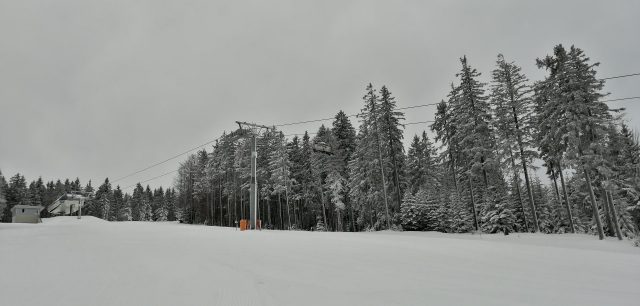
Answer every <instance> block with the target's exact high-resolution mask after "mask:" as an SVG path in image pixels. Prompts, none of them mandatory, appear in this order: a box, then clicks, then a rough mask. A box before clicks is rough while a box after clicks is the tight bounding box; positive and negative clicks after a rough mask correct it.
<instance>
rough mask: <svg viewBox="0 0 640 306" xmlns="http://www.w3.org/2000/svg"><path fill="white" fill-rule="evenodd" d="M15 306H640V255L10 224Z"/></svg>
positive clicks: (606, 248)
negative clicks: (639, 303) (639, 286)
mask: <svg viewBox="0 0 640 306" xmlns="http://www.w3.org/2000/svg"><path fill="white" fill-rule="evenodd" d="M0 246H2V252H0V271H2V272H1V273H2V274H1V277H0V296H1V297H2V299H3V302H2V304H3V305H67V306H68V305H205V304H206V305H323V306H326V305H581V306H584V305H638V301H639V300H640V291H639V290H638V284H640V273H638V272H639V271H640V249H638V248H634V247H632V246H630V244H629V243H628V242H618V241H614V240H605V241H598V240H597V238H596V237H593V236H584V235H535V234H513V235H510V236H507V237H505V236H501V235H447V234H438V233H397V232H378V233H324V232H287V231H259V232H240V231H236V230H234V229H230V228H219V227H206V226H193V225H182V224H177V223H162V222H161V223H151V222H149V223H146V222H121V223H109V222H105V221H102V220H99V219H96V218H92V217H84V218H83V219H82V220H77V219H75V218H74V217H59V218H53V219H47V220H45V223H43V224H39V225H32V224H0Z"/></svg>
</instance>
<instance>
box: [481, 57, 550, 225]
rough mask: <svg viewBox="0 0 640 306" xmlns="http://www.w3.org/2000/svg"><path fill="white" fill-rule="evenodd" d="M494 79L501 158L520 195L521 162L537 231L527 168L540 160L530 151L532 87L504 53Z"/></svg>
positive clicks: (494, 72)
mask: <svg viewBox="0 0 640 306" xmlns="http://www.w3.org/2000/svg"><path fill="white" fill-rule="evenodd" d="M492 77H493V84H492V90H491V103H492V104H493V107H494V112H495V120H494V125H495V126H496V133H497V136H498V139H500V141H499V142H498V143H499V148H500V150H499V152H500V153H501V155H502V156H501V158H502V159H503V160H505V161H508V162H507V168H511V170H512V171H513V176H514V179H515V180H516V182H515V186H516V187H517V193H518V195H520V183H519V180H520V174H519V171H518V167H516V163H515V160H516V159H518V160H520V164H521V170H522V172H523V173H524V178H525V186H526V189H527V196H528V199H529V206H530V209H531V211H532V216H533V220H534V222H533V224H534V229H535V231H536V232H538V231H539V230H540V229H539V223H538V216H537V211H536V204H535V202H534V199H533V191H532V188H531V182H530V180H529V167H528V164H529V163H530V161H531V160H533V159H534V158H536V157H537V153H536V152H535V151H533V150H532V149H531V148H533V139H532V137H531V135H533V124H532V121H531V112H532V100H531V98H530V92H531V88H530V87H529V85H528V84H527V83H528V80H527V78H526V77H525V76H524V74H522V72H521V68H520V67H518V66H516V65H515V64H514V63H513V62H510V63H509V62H507V61H506V60H505V59H504V57H503V56H502V54H499V55H498V61H497V68H496V69H495V70H493V73H492ZM519 201H520V204H521V206H522V207H523V209H522V210H523V211H524V203H522V199H521V197H519Z"/></svg>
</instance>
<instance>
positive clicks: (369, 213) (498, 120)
mask: <svg viewBox="0 0 640 306" xmlns="http://www.w3.org/2000/svg"><path fill="white" fill-rule="evenodd" d="M460 63H461V68H460V71H459V72H458V73H457V74H456V75H455V76H456V81H455V82H453V83H452V84H451V91H450V92H449V94H448V95H447V97H446V100H443V101H442V102H440V103H439V104H438V105H437V112H436V114H435V119H434V120H433V124H432V125H431V130H432V132H433V133H434V135H435V139H433V140H431V139H429V138H428V137H427V134H426V132H424V133H422V135H419V136H415V137H414V138H413V141H412V142H411V145H410V147H409V149H408V151H407V152H406V153H405V149H404V147H403V145H402V143H403V120H404V116H403V113H402V112H400V111H399V110H398V107H397V106H396V101H395V98H394V97H393V95H392V94H391V92H390V91H389V89H388V88H387V87H385V86H383V87H382V88H380V90H376V89H375V88H374V87H373V86H372V85H371V84H370V85H369V86H367V88H366V90H365V95H364V97H363V108H362V112H361V113H360V115H358V118H357V120H359V125H358V129H357V131H356V128H355V127H354V126H353V124H352V122H351V120H350V118H349V117H350V116H347V115H346V114H345V113H343V112H342V111H341V112H339V113H338V114H337V115H336V116H335V119H334V121H333V123H332V125H331V126H330V127H325V126H324V125H323V126H321V127H320V129H319V130H318V131H317V133H315V135H314V136H313V137H311V136H310V135H309V133H305V134H304V135H303V136H302V137H298V136H295V137H293V138H291V139H286V138H285V136H284V135H283V133H282V132H279V131H269V132H267V133H266V134H264V135H262V136H261V137H260V138H259V140H258V142H259V144H258V182H259V189H260V201H259V218H260V219H261V220H262V222H263V224H264V225H265V226H266V227H268V228H276V229H304V230H331V231H362V230H379V229H386V228H399V227H402V228H403V229H405V230H436V231H442V232H468V231H475V230H481V231H484V232H490V233H495V232H503V233H505V234H506V233H509V232H545V233H564V232H582V233H598V234H600V235H601V236H603V235H610V236H616V235H617V236H619V237H620V238H621V237H622V236H629V237H631V236H635V235H636V233H637V231H638V226H639V225H640V206H639V205H638V200H639V196H640V181H639V179H638V173H639V171H638V170H639V167H638V166H639V165H640V160H639V159H640V146H639V144H638V141H637V138H636V136H635V135H634V133H632V132H631V131H630V130H629V128H628V127H627V126H625V125H624V123H623V122H622V120H621V113H620V111H621V110H615V109H610V108H609V107H608V106H607V105H606V104H605V102H603V97H604V96H605V94H604V93H603V92H602V88H603V85H604V81H603V80H601V79H598V78H597V76H596V70H595V69H596V68H597V66H598V63H592V62H590V59H589V58H588V57H586V55H585V54H584V52H583V51H582V50H581V49H579V48H576V47H573V46H572V47H571V48H569V49H568V50H567V49H565V48H564V47H563V46H562V45H558V46H556V47H555V48H554V50H553V53H552V54H551V55H548V56H546V57H543V58H541V59H537V60H536V63H537V66H538V67H539V68H540V69H544V70H545V71H547V76H546V77H545V79H544V80H540V81H536V82H531V81H529V80H528V79H527V77H526V76H525V75H524V74H523V73H522V71H521V68H520V67H519V66H517V65H516V64H515V63H513V62H510V61H507V60H506V59H505V58H504V57H503V56H502V55H499V56H498V58H497V62H496V66H495V69H494V70H493V71H492V72H491V74H490V76H491V81H490V83H489V84H486V83H483V82H482V81H481V80H480V73H479V72H478V71H477V70H476V69H474V68H472V66H471V65H470V64H469V62H468V60H467V58H466V57H463V58H461V59H460ZM238 134H239V133H237V131H234V132H231V133H228V134H227V133H225V134H223V135H222V136H221V137H220V139H219V141H218V142H217V144H216V145H215V146H214V148H213V151H212V152H206V151H200V152H198V153H197V154H194V155H192V156H190V157H189V158H188V159H187V160H186V161H185V162H184V163H182V164H181V165H180V167H179V175H178V177H177V179H176V185H175V189H176V191H177V193H178V194H179V200H178V203H179V207H180V208H181V209H183V210H184V211H185V214H184V218H185V220H186V221H187V222H190V223H203V224H215V225H223V226H234V225H235V221H236V220H239V219H242V218H247V216H248V199H249V188H248V187H249V185H248V184H249V167H250V147H249V142H248V140H247V139H245V138H242V137H238V136H237V135H238ZM317 143H323V144H328V145H329V146H330V147H331V149H332V151H333V154H332V155H327V154H325V153H324V152H316V151H314V149H313V148H314V144H317ZM536 161H542V162H543V163H544V165H543V167H544V168H545V169H546V170H547V175H548V176H549V179H550V182H551V184H550V185H545V184H542V183H541V182H540V180H539V178H537V176H536V175H535V170H536V167H534V166H533V164H534V162H536Z"/></svg>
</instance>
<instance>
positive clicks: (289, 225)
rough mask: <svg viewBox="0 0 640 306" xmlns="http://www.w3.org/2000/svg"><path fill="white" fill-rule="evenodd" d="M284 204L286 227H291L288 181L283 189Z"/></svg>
mask: <svg viewBox="0 0 640 306" xmlns="http://www.w3.org/2000/svg"><path fill="white" fill-rule="evenodd" d="M284 198H285V205H287V223H288V224H287V227H288V229H291V212H290V211H289V182H287V186H286V187H285V190H284Z"/></svg>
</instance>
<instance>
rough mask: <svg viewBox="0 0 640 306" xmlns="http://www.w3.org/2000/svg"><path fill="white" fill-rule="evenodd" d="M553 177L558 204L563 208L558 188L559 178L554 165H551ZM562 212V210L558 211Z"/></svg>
mask: <svg viewBox="0 0 640 306" xmlns="http://www.w3.org/2000/svg"><path fill="white" fill-rule="evenodd" d="M551 177H552V178H553V188H554V191H555V192H556V201H557V202H558V206H560V208H561V209H562V199H561V198H560V190H559V189H558V180H557V178H556V171H555V170H553V166H552V167H551ZM558 212H559V213H560V211H558ZM560 217H562V213H560Z"/></svg>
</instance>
